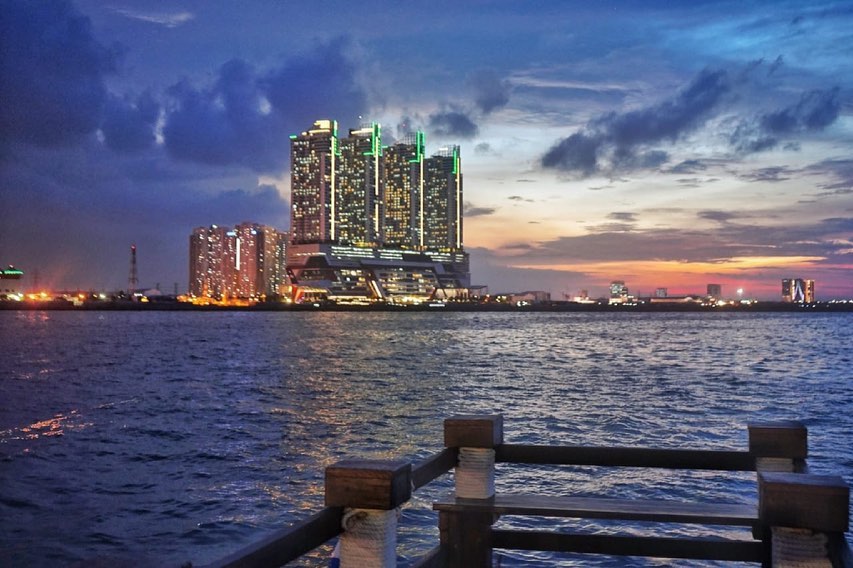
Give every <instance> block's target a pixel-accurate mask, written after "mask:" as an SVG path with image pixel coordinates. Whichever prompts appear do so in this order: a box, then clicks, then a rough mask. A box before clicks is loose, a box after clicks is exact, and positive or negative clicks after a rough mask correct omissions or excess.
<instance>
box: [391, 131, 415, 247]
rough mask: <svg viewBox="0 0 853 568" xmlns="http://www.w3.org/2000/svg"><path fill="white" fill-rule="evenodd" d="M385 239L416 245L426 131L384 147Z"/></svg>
mask: <svg viewBox="0 0 853 568" xmlns="http://www.w3.org/2000/svg"><path fill="white" fill-rule="evenodd" d="M383 157H384V163H385V167H384V171H383V184H382V185H383V190H384V192H383V203H384V206H385V215H384V219H383V232H382V242H383V243H384V244H385V245H386V246H389V247H400V248H416V247H417V246H419V245H420V242H419V240H418V239H416V238H415V227H416V226H418V225H417V223H418V219H419V218H420V211H421V204H420V202H421V196H422V195H423V179H424V133H423V132H418V133H416V134H414V135H410V136H408V137H406V138H404V139H403V140H401V141H399V142H397V143H396V144H393V145H391V146H389V147H387V148H385V150H384V156H383Z"/></svg>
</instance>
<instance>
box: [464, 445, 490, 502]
mask: <svg viewBox="0 0 853 568" xmlns="http://www.w3.org/2000/svg"><path fill="white" fill-rule="evenodd" d="M494 494H495V450H493V449H490V448H459V464H458V465H457V466H456V496H457V497H461V498H463V499H488V498H489V497H491V496H493V495H494Z"/></svg>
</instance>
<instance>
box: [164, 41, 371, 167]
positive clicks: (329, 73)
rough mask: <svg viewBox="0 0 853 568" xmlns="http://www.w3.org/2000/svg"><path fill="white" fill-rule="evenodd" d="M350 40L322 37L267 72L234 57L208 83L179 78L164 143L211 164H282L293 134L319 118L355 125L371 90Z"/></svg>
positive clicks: (176, 153) (172, 92)
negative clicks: (360, 76)
mask: <svg viewBox="0 0 853 568" xmlns="http://www.w3.org/2000/svg"><path fill="white" fill-rule="evenodd" d="M346 46H347V42H346V40H343V39H339V40H335V41H333V42H331V43H328V44H323V45H320V46H318V47H317V48H316V49H315V50H314V51H313V52H312V53H310V54H309V55H306V56H303V57H299V58H296V59H294V60H292V61H289V62H287V63H286V64H285V65H283V66H282V67H281V68H279V69H276V70H273V71H271V72H268V73H265V74H261V73H259V72H258V71H256V70H255V69H254V67H252V66H251V65H249V64H248V63H246V62H245V61H242V60H239V59H235V60H232V61H229V62H227V63H225V64H224V65H223V66H222V67H221V68H220V70H219V74H218V77H217V79H216V81H215V83H214V84H213V85H211V86H210V87H207V88H196V87H195V86H193V85H191V84H190V83H189V82H188V81H182V82H181V83H178V84H177V85H174V86H173V87H172V88H171V89H170V90H169V95H170V96H171V97H172V99H173V100H174V103H175V104H174V107H173V108H172V110H171V111H170V112H169V113H168V115H167V117H166V124H165V127H164V130H163V135H164V139H165V143H166V148H167V149H168V150H169V153H170V154H171V155H172V156H174V157H176V158H178V159H183V160H190V161H195V162H201V163H205V164H218V165H223V164H235V165H243V166H247V167H250V168H252V169H254V170H257V171H274V170H280V169H282V167H283V166H284V165H285V163H286V162H287V157H288V155H289V152H288V148H289V139H288V136H289V135H290V134H292V133H296V132H301V131H302V130H305V129H306V128H308V127H310V125H311V124H312V123H313V122H314V121H315V120H317V119H320V118H332V119H337V120H340V121H341V122H342V123H343V124H345V125H346V124H349V125H351V126H355V125H357V123H358V116H359V115H360V114H361V113H362V112H364V109H365V108H366V98H365V94H364V92H363V90H362V89H361V88H360V87H359V86H358V84H357V81H356V77H355V66H354V64H353V63H352V62H350V61H349V60H348V59H347V57H346V56H345V50H346Z"/></svg>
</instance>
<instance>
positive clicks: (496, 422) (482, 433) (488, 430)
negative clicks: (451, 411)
mask: <svg viewBox="0 0 853 568" xmlns="http://www.w3.org/2000/svg"><path fill="white" fill-rule="evenodd" d="M503 441H504V418H503V415H502V414H487V415H482V416H480V415H471V416H467V415H466V416H452V417H450V418H446V419H445V420H444V445H445V446H446V447H448V448H494V447H495V446H499V445H500V444H503Z"/></svg>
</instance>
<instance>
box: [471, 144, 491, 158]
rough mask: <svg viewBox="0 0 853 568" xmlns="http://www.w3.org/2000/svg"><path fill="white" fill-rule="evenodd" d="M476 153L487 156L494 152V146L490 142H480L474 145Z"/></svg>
mask: <svg viewBox="0 0 853 568" xmlns="http://www.w3.org/2000/svg"><path fill="white" fill-rule="evenodd" d="M474 153H475V154H477V155H478V156H487V155H489V154H491V153H492V146H491V144H489V143H488V142H480V143H479V144H477V145H476V146H474Z"/></svg>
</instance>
